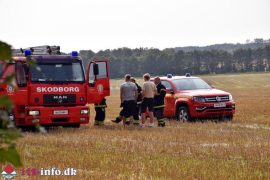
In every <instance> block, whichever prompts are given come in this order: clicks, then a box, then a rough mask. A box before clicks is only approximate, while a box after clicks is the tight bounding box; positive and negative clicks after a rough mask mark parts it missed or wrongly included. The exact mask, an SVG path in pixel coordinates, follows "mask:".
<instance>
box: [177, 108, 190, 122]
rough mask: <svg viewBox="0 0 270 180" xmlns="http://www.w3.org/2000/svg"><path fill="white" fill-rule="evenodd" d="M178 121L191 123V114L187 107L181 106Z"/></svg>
mask: <svg viewBox="0 0 270 180" xmlns="http://www.w3.org/2000/svg"><path fill="white" fill-rule="evenodd" d="M177 119H178V121H183V122H187V121H190V116H189V112H188V109H187V107H186V106H180V107H179V109H178V115H177Z"/></svg>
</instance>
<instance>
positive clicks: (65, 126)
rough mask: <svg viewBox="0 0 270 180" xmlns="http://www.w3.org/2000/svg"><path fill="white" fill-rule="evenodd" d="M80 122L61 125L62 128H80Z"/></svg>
mask: <svg viewBox="0 0 270 180" xmlns="http://www.w3.org/2000/svg"><path fill="white" fill-rule="evenodd" d="M80 126H81V125H80V124H66V125H63V127H64V128H80Z"/></svg>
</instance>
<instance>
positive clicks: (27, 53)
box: [24, 49, 32, 56]
mask: <svg viewBox="0 0 270 180" xmlns="http://www.w3.org/2000/svg"><path fill="white" fill-rule="evenodd" d="M31 54H32V51H31V50H29V49H26V50H25V51H24V55H25V56H30V55H31Z"/></svg>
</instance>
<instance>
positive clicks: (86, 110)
mask: <svg viewBox="0 0 270 180" xmlns="http://www.w3.org/2000/svg"><path fill="white" fill-rule="evenodd" d="M81 114H89V109H82V110H81Z"/></svg>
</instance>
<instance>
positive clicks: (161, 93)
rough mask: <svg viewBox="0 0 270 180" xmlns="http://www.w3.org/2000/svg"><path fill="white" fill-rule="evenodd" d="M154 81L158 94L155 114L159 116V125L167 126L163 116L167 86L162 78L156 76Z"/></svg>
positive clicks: (155, 102) (155, 99) (155, 98)
mask: <svg viewBox="0 0 270 180" xmlns="http://www.w3.org/2000/svg"><path fill="white" fill-rule="evenodd" d="M154 83H155V85H156V87H157V94H156V95H155V97H154V115H155V117H156V118H157V121H158V126H160V127H165V121H164V118H163V111H164V107H165V106H164V97H165V96H166V87H165V86H163V85H162V84H161V81H160V78H159V77H156V78H155V80H154Z"/></svg>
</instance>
